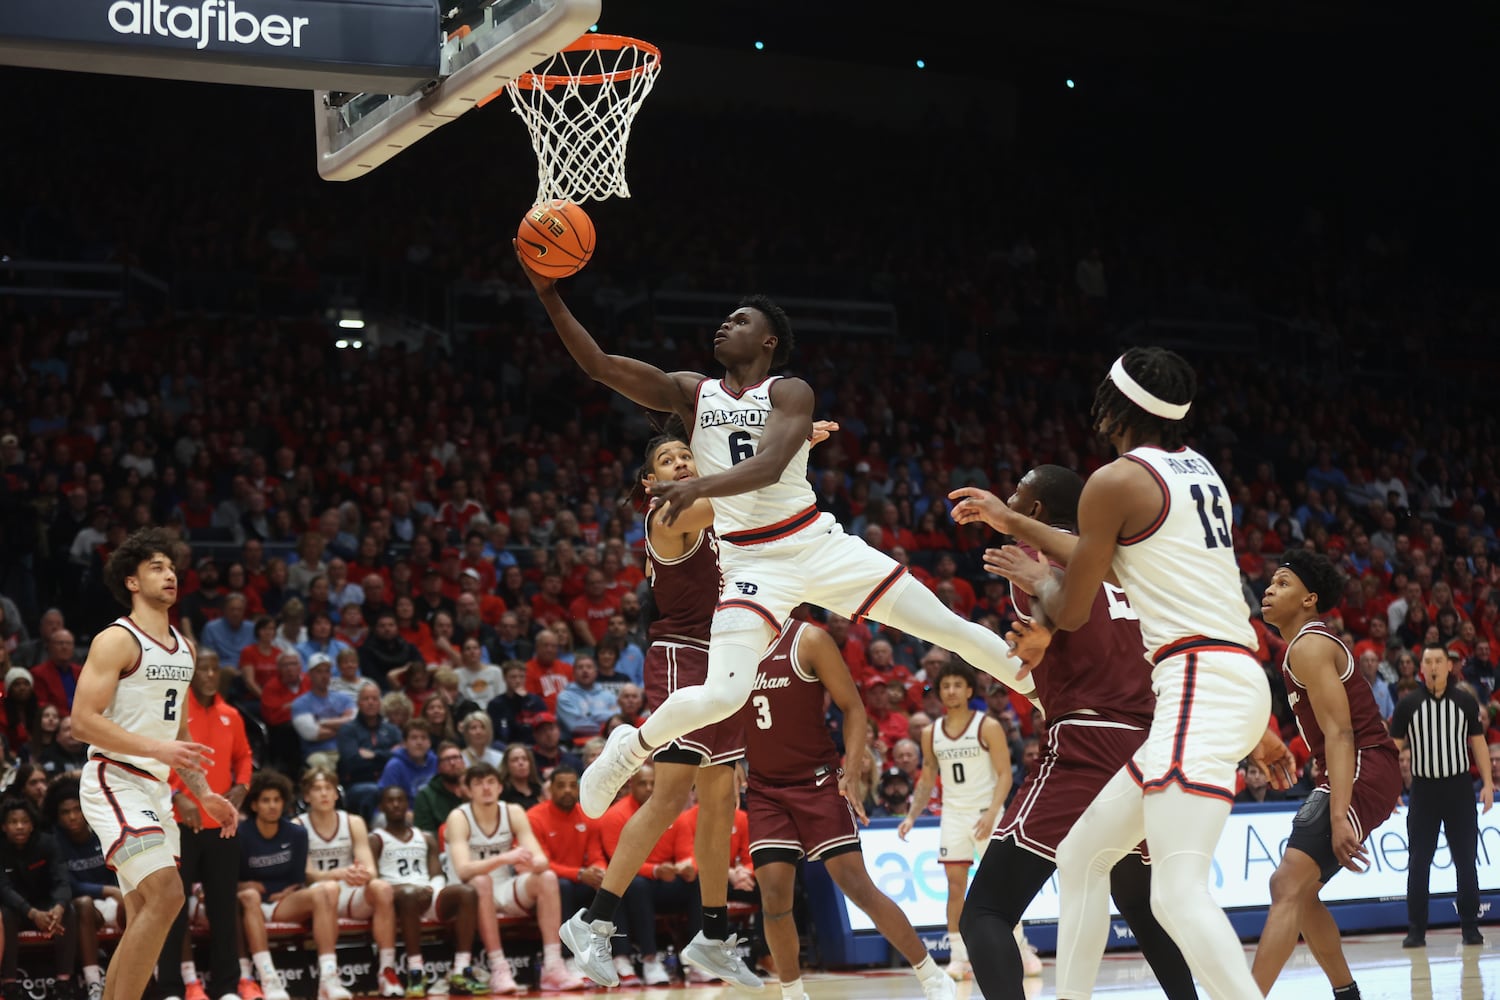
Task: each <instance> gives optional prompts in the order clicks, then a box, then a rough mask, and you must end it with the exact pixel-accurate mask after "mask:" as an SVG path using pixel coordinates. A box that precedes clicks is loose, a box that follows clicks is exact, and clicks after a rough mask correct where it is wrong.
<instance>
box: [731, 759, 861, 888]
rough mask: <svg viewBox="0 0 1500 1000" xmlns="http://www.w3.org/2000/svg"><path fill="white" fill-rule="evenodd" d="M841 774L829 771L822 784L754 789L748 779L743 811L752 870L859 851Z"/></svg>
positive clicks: (768, 786) (852, 815) (852, 814)
mask: <svg viewBox="0 0 1500 1000" xmlns="http://www.w3.org/2000/svg"><path fill="white" fill-rule="evenodd" d="M842 773H843V769H842V768H834V769H832V770H830V771H829V772H828V774H827V775H825V776H824V777H823V779H822V782H821V783H819V782H817V781H805V782H803V783H802V784H799V785H758V784H756V783H755V779H754V778H753V777H752V778H751V779H750V789H749V796H748V799H747V803H746V809H745V812H746V814H747V815H748V816H749V817H750V858H751V860H752V861H754V863H755V864H757V865H759V864H763V863H764V862H766V861H775V860H781V859H783V858H784V859H785V860H791V859H792V858H793V857H794V856H801V857H806V858H807V860H809V861H817V860H818V859H820V858H825V857H830V856H833V855H838V854H843V853H844V852H846V851H851V850H858V849H859V825H858V823H857V822H856V821H855V819H854V810H853V809H851V808H849V803H848V801H847V800H845V798H844V797H843V796H842V795H840V794H839V775H841V774H842ZM757 854H759V855H760V857H756V855H757Z"/></svg>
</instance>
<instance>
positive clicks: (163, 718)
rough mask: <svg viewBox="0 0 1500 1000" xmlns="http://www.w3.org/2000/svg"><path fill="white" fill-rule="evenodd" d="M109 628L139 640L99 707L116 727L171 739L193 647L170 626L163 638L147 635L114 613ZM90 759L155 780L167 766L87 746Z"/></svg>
mask: <svg viewBox="0 0 1500 1000" xmlns="http://www.w3.org/2000/svg"><path fill="white" fill-rule="evenodd" d="M109 627H111V628H123V629H124V630H125V631H127V632H129V633H130V634H131V636H132V637H134V639H135V641H136V642H137V643H138V644H139V645H140V649H141V652H140V656H139V657H137V659H136V661H135V665H134V666H133V667H131V668H130V669H129V670H127V671H125V672H124V673H123V674H121V675H120V680H119V683H118V684H117V685H116V686H115V696H114V698H113V699H111V700H110V703H109V705H108V706H107V707H106V708H105V709H104V717H105V718H106V719H108V720H109V721H110V722H113V723H114V724H115V725H117V726H119V727H120V728H121V729H124V730H126V731H127V732H131V733H135V734H136V735H138V736H144V737H145V738H146V739H148V740H161V741H170V740H175V739H177V733H178V731H179V727H180V726H181V725H182V715H181V714H180V713H182V712H186V711H187V689H188V684H189V682H191V681H192V679H193V647H191V646H189V645H188V643H187V641H186V640H185V639H183V638H182V635H181V634H180V633H179V632H178V631H177V630H176V629H175V628H172V627H171V626H170V625H169V626H167V631H168V633H169V636H168V643H169V644H167V645H164V644H163V643H162V642H159V641H158V640H156V639H154V638H153V637H151V636H149V635H147V634H146V633H145V632H144V631H143V630H142V629H141V628H140V626H138V625H136V623H135V622H133V621H131V620H130V616H129V615H125V616H123V617H120V618H116V619H115V620H114V621H113V622H111V623H110V626H109ZM89 756H90V757H92V758H101V757H102V758H104V759H106V760H113V761H118V762H120V763H124V764H129V765H130V766H131V767H134V768H137V769H139V770H141V771H145V772H146V773H147V774H149V775H151V776H152V777H153V778H156V779H157V780H158V781H166V780H167V778H168V777H169V776H170V775H171V771H172V769H171V768H169V767H168V766H167V765H166V764H163V763H162V762H161V761H159V760H157V759H156V758H155V757H141V756H138V755H136V754H127V753H106V752H104V751H102V750H100V749H99V748H97V747H90V748H89Z"/></svg>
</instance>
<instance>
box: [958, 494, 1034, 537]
mask: <svg viewBox="0 0 1500 1000" xmlns="http://www.w3.org/2000/svg"><path fill="white" fill-rule="evenodd" d="M948 499H949V500H956V501H958V502H957V503H955V504H954V506H953V520H954V521H956V522H958V523H959V524H973V523H974V522H976V521H979V522H982V523H984V524H987V525H989V526H990V527H991V528H994V529H995V530H996V531H998V532H1000V533H1001V534H1002V535H1011V534H1014V533H1015V530H1014V529H1015V526H1016V524H1017V523H1018V522H1019V520H1020V518H1021V515H1020V514H1017V513H1016V512H1015V511H1013V510H1011V509H1010V508H1009V507H1007V506H1005V501H1004V500H1001V499H1000V498H999V497H997V496H995V494H993V493H991V492H990V491H989V490H982V489H980V488H979V487H977V486H965V487H963V488H962V489H957V490H954V491H953V492H952V493H949V494H948Z"/></svg>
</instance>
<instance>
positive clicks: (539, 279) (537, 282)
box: [510, 240, 557, 295]
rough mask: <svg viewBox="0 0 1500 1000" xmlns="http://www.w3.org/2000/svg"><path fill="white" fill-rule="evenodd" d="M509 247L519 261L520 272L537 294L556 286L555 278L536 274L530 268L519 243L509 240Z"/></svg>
mask: <svg viewBox="0 0 1500 1000" xmlns="http://www.w3.org/2000/svg"><path fill="white" fill-rule="evenodd" d="M510 247H511V249H512V250H514V251H515V252H516V260H518V261H520V262H521V273H522V274H524V275H526V279H527V280H528V281H530V282H531V287H532V288H534V289H536V293H537V294H538V295H540V294H542V293H543V292H550V291H552V290H553V289H554V288H555V287H556V286H557V281H556V279H554V278H549V277H547V276H546V275H542V274H537V273H536V272H535V271H533V270H532V269H531V265H530V264H528V263H527V262H526V255H525V254H523V253H522V252H521V245H520V243H518V242H517V241H515V240H511V241H510Z"/></svg>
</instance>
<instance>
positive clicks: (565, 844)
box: [526, 799, 618, 882]
mask: <svg viewBox="0 0 1500 1000" xmlns="http://www.w3.org/2000/svg"><path fill="white" fill-rule="evenodd" d="M526 818H527V819H528V820H530V821H531V829H532V832H533V833H535V834H536V839H537V842H538V843H540V844H541V845H542V850H543V851H545V852H546V854H547V860H549V861H550V862H552V870H553V871H555V872H557V877H558V878H566V879H572V880H573V881H574V882H577V881H578V870H579V869H580V868H601V869H602V868H603V867H604V866H605V863H604V858H603V857H602V856H601V855H600V853H599V850H600V848H599V824H600V822H601V820H597V819H590V818H589V817H588V816H587V815H586V814H585V813H584V811H583V810H582V809H580V808H579V807H578V806H577V805H574V806H573V810H572V811H571V812H563V811H562V810H561V809H559V808H557V806H556V805H555V804H553V802H552V801H551V800H550V799H548V800H546V801H544V802H538V803H537V804H536V805H534V806H532V807H531V808H530V809H528V810H526ZM616 842H617V843H618V841H616Z"/></svg>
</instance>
